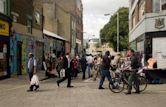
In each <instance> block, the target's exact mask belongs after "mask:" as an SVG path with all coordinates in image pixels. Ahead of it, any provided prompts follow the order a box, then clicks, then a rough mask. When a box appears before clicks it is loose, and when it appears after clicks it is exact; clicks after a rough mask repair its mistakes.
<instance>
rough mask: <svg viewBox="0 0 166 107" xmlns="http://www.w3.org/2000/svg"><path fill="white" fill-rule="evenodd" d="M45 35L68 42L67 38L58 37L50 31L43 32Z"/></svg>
mask: <svg viewBox="0 0 166 107" xmlns="http://www.w3.org/2000/svg"><path fill="white" fill-rule="evenodd" d="M43 33H44V34H46V35H47V36H51V37H54V38H57V39H60V40H64V41H66V39H65V38H63V37H61V36H58V35H57V34H55V33H53V32H50V31H48V30H45V29H44V30H43Z"/></svg>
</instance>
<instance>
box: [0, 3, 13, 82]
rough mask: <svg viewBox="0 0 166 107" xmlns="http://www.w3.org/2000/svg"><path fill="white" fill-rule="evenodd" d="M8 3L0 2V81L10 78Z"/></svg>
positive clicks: (9, 20)
mask: <svg viewBox="0 0 166 107" xmlns="http://www.w3.org/2000/svg"><path fill="white" fill-rule="evenodd" d="M9 5H10V1H9V0H1V1H0V79H1V78H6V77H10V74H11V73H10V64H9V63H10V57H9V56H10V28H11V22H12V20H11V18H10V17H9V15H10V11H9V10H10V7H9Z"/></svg>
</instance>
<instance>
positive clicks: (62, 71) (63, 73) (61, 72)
mask: <svg viewBox="0 0 166 107" xmlns="http://www.w3.org/2000/svg"><path fill="white" fill-rule="evenodd" d="M60 77H65V69H61V70H60Z"/></svg>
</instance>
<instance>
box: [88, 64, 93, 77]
mask: <svg viewBox="0 0 166 107" xmlns="http://www.w3.org/2000/svg"><path fill="white" fill-rule="evenodd" d="M91 69H92V64H88V77H89V78H90V77H91Z"/></svg>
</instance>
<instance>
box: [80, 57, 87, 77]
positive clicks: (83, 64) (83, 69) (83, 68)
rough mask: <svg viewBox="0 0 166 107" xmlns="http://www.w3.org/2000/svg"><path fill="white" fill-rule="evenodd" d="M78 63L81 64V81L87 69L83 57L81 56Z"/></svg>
mask: <svg viewBox="0 0 166 107" xmlns="http://www.w3.org/2000/svg"><path fill="white" fill-rule="evenodd" d="M80 63H81V69H82V73H83V74H82V79H83V80H84V79H85V71H86V67H87V60H86V58H85V55H83V56H82V58H81V59H80Z"/></svg>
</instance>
